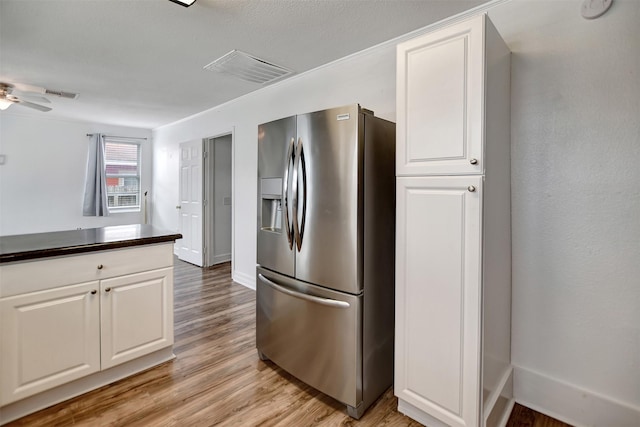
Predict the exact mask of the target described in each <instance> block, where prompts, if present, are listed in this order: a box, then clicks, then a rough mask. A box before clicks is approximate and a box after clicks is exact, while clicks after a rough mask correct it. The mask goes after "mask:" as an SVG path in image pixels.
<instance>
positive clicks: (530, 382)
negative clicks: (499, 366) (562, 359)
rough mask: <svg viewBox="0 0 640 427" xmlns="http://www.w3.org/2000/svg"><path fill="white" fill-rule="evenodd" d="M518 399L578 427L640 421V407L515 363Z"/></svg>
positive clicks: (628, 425)
mask: <svg viewBox="0 0 640 427" xmlns="http://www.w3.org/2000/svg"><path fill="white" fill-rule="evenodd" d="M513 394H514V397H515V400H516V402H518V403H519V404H521V405H523V406H526V407H528V408H531V409H533V410H535V411H538V412H541V413H543V414H546V415H549V416H550V417H553V418H556V419H558V420H560V421H563V422H565V423H567V424H571V425H573V426H576V427H586V426H596V427H597V426H601V427H607V426H615V427H637V426H639V425H640V407H637V406H633V405H631V404H628V403H624V402H620V401H616V400H615V399H612V398H611V397H608V396H603V395H601V394H598V393H595V392H593V391H589V390H585V389H583V388H581V387H578V386H576V385H574V384H569V383H566V382H563V381H560V380H558V379H555V378H551V377H548V376H546V375H544V374H541V373H538V372H534V371H532V370H529V369H526V368H523V367H520V366H514V390H513Z"/></svg>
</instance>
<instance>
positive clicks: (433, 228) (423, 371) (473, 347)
mask: <svg viewBox="0 0 640 427" xmlns="http://www.w3.org/2000/svg"><path fill="white" fill-rule="evenodd" d="M470 186H473V187H474V188H473V191H469V187H470ZM396 200H397V203H398V208H397V217H396V218H397V253H396V256H397V259H398V263H400V262H402V265H401V266H400V265H398V267H399V268H398V269H397V273H396V274H397V275H396V279H397V283H398V284H399V286H398V287H397V288H396V304H397V305H396V307H397V308H398V309H397V310H396V340H397V344H396V360H397V361H398V362H397V363H396V371H395V372H396V383H395V388H396V394H397V395H398V397H399V398H401V399H403V400H405V401H407V402H408V403H410V404H412V405H413V406H416V407H418V408H426V409H428V410H429V412H432V413H438V414H439V415H440V417H439V418H441V419H444V420H446V421H447V422H448V423H449V424H451V425H468V424H466V423H465V421H464V420H465V419H468V420H474V419H479V412H478V411H479V408H478V405H470V404H467V402H476V401H478V402H479V401H480V398H481V396H480V391H481V390H480V363H479V360H480V351H481V348H480V346H481V335H482V330H481V324H480V322H479V321H478V319H479V318H480V313H481V307H480V305H481V295H480V290H481V287H480V283H481V274H480V268H479V267H480V252H481V250H480V242H481V228H480V224H481V223H482V205H481V200H482V177H479V176H472V177H457V176H456V177H412V178H405V177H403V178H398V180H397V192H396ZM463 403H464V404H463Z"/></svg>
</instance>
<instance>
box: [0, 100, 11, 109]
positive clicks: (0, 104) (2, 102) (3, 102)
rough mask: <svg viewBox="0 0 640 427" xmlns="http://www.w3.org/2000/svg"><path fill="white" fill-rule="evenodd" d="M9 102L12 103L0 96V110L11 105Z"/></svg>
mask: <svg viewBox="0 0 640 427" xmlns="http://www.w3.org/2000/svg"><path fill="white" fill-rule="evenodd" d="M11 104H13V102H12V101H9V100H8V99H5V98H0V110H6V109H7V108H9V107H11Z"/></svg>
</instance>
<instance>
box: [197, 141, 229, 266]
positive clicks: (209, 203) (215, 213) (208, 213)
mask: <svg viewBox="0 0 640 427" xmlns="http://www.w3.org/2000/svg"><path fill="white" fill-rule="evenodd" d="M232 147H233V135H232V134H231V133H228V134H224V135H220V136H216V137H211V138H206V139H205V140H204V147H203V148H204V192H203V194H204V202H203V205H204V206H203V207H204V248H203V252H204V253H203V255H204V257H203V258H204V259H203V261H204V266H205V267H208V266H212V265H216V264H220V263H223V262H228V261H231V254H232V251H233V249H232V225H233V224H232V219H233V211H232V205H233V199H232V192H233V188H232V161H233V157H232Z"/></svg>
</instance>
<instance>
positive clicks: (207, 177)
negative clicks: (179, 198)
mask: <svg viewBox="0 0 640 427" xmlns="http://www.w3.org/2000/svg"><path fill="white" fill-rule="evenodd" d="M224 136H231V260H230V261H231V271H233V262H234V259H235V234H236V233H235V227H234V222H235V221H234V212H235V204H236V201H235V182H236V179H235V174H234V171H235V167H234V165H235V127H232V128H231V129H230V130H227V131H224V132H221V133H218V134H215V135H213V136H208V137H206V138H203V140H202V142H203V144H202V147H203V174H202V180H203V182H202V184H203V186H202V188H203V203H202V206H203V207H202V211H203V212H202V215H203V216H202V218H203V224H202V225H203V227H202V230H203V239H202V245H203V247H202V251H203V252H202V253H203V263H202V266H203V267H210V266H212V265H214V264H213V250H214V244H215V242H214V238H215V234H214V225H215V224H214V220H215V209H214V204H213V203H211V200H213V196H214V186H213V180H214V173H215V171H214V170H213V162H214V154H213V153H214V150H213V148H214V146H213V144H214V143H215V140H216V139H218V138H222V137H224Z"/></svg>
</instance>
